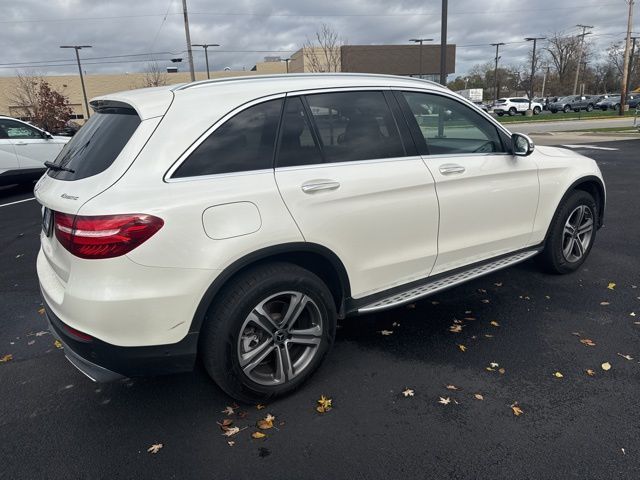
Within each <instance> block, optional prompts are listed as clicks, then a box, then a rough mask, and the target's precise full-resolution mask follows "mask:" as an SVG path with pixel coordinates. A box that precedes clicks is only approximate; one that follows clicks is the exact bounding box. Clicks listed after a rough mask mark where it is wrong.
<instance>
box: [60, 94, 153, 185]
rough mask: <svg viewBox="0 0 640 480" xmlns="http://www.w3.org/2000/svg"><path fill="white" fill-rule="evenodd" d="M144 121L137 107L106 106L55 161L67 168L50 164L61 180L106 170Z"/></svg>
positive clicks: (89, 175) (76, 178) (75, 178)
mask: <svg viewBox="0 0 640 480" xmlns="http://www.w3.org/2000/svg"><path fill="white" fill-rule="evenodd" d="M138 125H140V117H138V114H137V113H136V111H135V110H134V109H132V108H127V107H120V106H118V107H103V108H100V109H99V110H98V111H97V112H96V113H94V114H93V115H92V116H91V118H90V119H89V121H88V122H87V123H86V124H85V125H84V126H83V127H82V128H81V129H80V130H79V131H78V133H76V134H75V135H74V137H73V138H72V139H71V141H70V142H69V143H67V144H66V145H65V147H64V148H63V149H62V151H61V152H60V154H59V155H58V156H57V157H56V159H55V161H54V162H53V163H54V164H55V165H58V166H60V167H65V169H69V170H72V171H67V170H56V169H53V168H50V169H49V170H48V171H47V175H49V176H50V177H53V178H56V179H58V180H80V179H81V178H87V177H91V176H93V175H97V174H98V173H101V172H104V171H105V170H106V169H107V168H109V167H110V166H111V164H112V163H113V161H114V160H115V159H116V157H117V156H118V155H119V154H120V152H121V151H122V149H123V148H124V146H125V145H126V144H127V142H128V141H129V139H130V138H131V136H132V135H133V132H135V131H136V129H137V128H138Z"/></svg>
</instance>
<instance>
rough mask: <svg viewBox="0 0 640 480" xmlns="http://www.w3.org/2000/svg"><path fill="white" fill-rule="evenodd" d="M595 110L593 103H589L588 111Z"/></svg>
mask: <svg viewBox="0 0 640 480" xmlns="http://www.w3.org/2000/svg"><path fill="white" fill-rule="evenodd" d="M592 110H593V105H591V104H589V105H587V112H590V111H592Z"/></svg>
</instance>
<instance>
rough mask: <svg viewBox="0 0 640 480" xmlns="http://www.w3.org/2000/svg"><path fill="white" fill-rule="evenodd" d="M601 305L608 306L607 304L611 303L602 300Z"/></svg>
mask: <svg viewBox="0 0 640 480" xmlns="http://www.w3.org/2000/svg"><path fill="white" fill-rule="evenodd" d="M600 305H602V306H606V305H609V302H600Z"/></svg>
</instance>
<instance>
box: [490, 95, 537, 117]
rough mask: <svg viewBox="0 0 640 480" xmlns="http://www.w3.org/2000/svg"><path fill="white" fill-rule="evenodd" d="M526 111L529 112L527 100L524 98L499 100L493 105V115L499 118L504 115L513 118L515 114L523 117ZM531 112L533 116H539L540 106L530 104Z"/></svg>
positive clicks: (533, 103)
mask: <svg viewBox="0 0 640 480" xmlns="http://www.w3.org/2000/svg"><path fill="white" fill-rule="evenodd" d="M527 110H529V99H528V98H524V97H514V98H499V99H498V100H496V102H495V103H494V104H493V113H495V114H497V115H498V116H499V117H501V116H503V115H504V114H507V115H509V116H512V117H513V116H514V115H515V114H516V113H520V114H522V115H524V114H525V113H526V112H527ZM531 110H532V111H533V114H534V115H540V112H542V104H541V103H538V102H531Z"/></svg>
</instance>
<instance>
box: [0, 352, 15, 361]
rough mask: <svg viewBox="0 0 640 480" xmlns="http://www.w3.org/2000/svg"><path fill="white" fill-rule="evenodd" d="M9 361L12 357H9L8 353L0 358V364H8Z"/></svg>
mask: <svg viewBox="0 0 640 480" xmlns="http://www.w3.org/2000/svg"><path fill="white" fill-rule="evenodd" d="M11 360H13V355H11V354H10V353H7V354H6V355H3V356H2V357H0V363H5V362H9V361H11Z"/></svg>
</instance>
